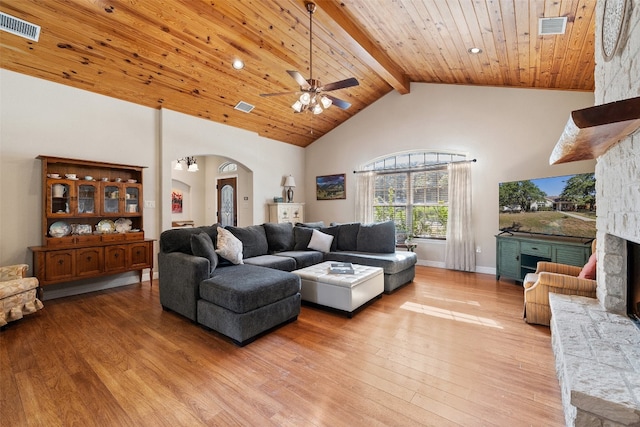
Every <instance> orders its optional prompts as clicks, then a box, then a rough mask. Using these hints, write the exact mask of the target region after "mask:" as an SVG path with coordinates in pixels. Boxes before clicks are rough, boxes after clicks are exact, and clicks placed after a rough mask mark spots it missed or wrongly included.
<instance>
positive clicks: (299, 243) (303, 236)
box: [293, 226, 313, 251]
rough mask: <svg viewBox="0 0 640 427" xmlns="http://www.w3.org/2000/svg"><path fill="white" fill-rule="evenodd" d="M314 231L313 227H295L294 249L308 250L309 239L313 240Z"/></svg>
mask: <svg viewBox="0 0 640 427" xmlns="http://www.w3.org/2000/svg"><path fill="white" fill-rule="evenodd" d="M312 233H313V228H307V227H298V226H296V227H293V239H294V245H293V250H294V251H306V250H307V247H308V246H309V241H310V240H311V234H312Z"/></svg>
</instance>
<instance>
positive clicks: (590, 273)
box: [578, 252, 596, 280]
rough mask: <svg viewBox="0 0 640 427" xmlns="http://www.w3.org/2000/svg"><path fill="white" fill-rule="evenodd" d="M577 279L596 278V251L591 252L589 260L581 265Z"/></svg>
mask: <svg viewBox="0 0 640 427" xmlns="http://www.w3.org/2000/svg"><path fill="white" fill-rule="evenodd" d="M578 278H579V279H591V280H595V279H596V253H595V252H594V253H592V254H591V256H590V257H589V261H587V263H586V264H585V265H584V267H582V271H580V274H578Z"/></svg>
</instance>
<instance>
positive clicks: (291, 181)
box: [283, 175, 296, 187]
mask: <svg viewBox="0 0 640 427" xmlns="http://www.w3.org/2000/svg"><path fill="white" fill-rule="evenodd" d="M295 186H296V180H295V179H293V177H292V176H291V175H289V176H288V177H286V178H285V180H284V186H283V187H295Z"/></svg>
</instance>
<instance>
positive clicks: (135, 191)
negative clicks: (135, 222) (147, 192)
mask: <svg viewBox="0 0 640 427" xmlns="http://www.w3.org/2000/svg"><path fill="white" fill-rule="evenodd" d="M124 197H125V199H124V203H125V208H124V211H125V212H126V213H138V212H140V208H139V207H138V203H139V202H140V187H139V186H126V187H125V195H124Z"/></svg>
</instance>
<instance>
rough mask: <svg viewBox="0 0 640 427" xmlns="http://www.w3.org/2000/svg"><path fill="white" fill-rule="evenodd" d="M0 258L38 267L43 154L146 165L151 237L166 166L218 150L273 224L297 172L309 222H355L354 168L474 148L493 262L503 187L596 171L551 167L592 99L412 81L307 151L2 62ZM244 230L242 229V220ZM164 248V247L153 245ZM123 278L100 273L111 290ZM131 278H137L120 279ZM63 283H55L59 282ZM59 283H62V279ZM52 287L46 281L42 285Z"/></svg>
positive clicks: (479, 236)
mask: <svg viewBox="0 0 640 427" xmlns="http://www.w3.org/2000/svg"><path fill="white" fill-rule="evenodd" d="M0 90H1V102H0V166H1V170H0V179H1V182H0V264H2V265H7V264H13V263H27V264H32V257H31V252H30V251H29V250H28V247H29V246H34V245H40V244H41V237H42V236H41V230H40V224H41V222H40V215H41V209H42V207H41V203H42V202H41V191H40V187H41V182H40V162H39V161H38V160H36V159H35V158H36V156H38V155H39V154H46V155H55V156H60V157H72V158H79V159H90V160H98V161H108V162H114V163H124V164H135V165H143V166H148V168H147V169H145V172H144V183H145V189H144V197H145V201H149V202H154V203H155V205H156V208H155V209H152V208H146V209H145V216H144V222H145V233H146V235H147V237H151V238H158V237H159V235H160V232H161V231H162V230H164V229H168V228H170V227H171V206H170V196H171V174H172V172H171V162H172V161H175V159H177V158H180V157H185V156H192V155H193V156H205V155H218V156H223V157H227V158H229V159H233V160H235V161H238V162H240V163H241V164H242V165H243V166H244V167H246V169H247V170H248V171H250V173H252V174H253V188H252V189H246V190H244V191H246V192H247V194H248V195H249V197H250V198H251V201H252V204H251V206H249V207H248V209H250V210H251V215H252V221H251V222H252V223H254V224H259V223H262V222H264V221H266V220H267V218H268V212H267V203H268V202H270V201H272V200H273V196H281V195H282V194H283V193H282V187H281V185H282V178H283V177H284V176H286V175H288V174H292V175H293V176H294V177H295V178H296V183H297V187H296V201H299V202H306V205H305V214H306V220H308V221H315V220H324V221H326V222H330V221H350V220H353V218H354V198H353V196H354V194H355V187H354V182H355V180H354V178H353V174H352V173H351V172H352V171H353V170H355V169H358V168H359V167H360V166H361V165H363V164H365V163H367V162H369V161H370V160H372V159H374V158H377V157H381V156H384V155H386V154H390V153H395V152H402V151H412V150H422V149H436V150H454V151H461V152H467V153H468V154H469V156H470V157H474V158H477V159H478V162H477V163H476V164H474V166H473V171H474V174H473V178H474V213H475V220H474V221H475V229H476V239H475V240H476V242H477V243H478V245H480V246H481V248H482V253H481V254H478V257H477V262H478V265H479V266H480V267H481V270H482V269H483V268H485V269H489V270H491V269H493V268H495V243H494V237H493V236H494V234H495V233H496V232H497V224H498V218H497V204H498V195H497V191H498V183H499V182H501V181H510V180H515V179H526V178H535V177H542V176H552V175H564V174H568V173H579V172H587V171H593V170H594V162H576V163H570V164H567V165H558V166H548V157H549V154H550V152H551V149H552V148H553V146H554V145H555V143H556V141H557V139H558V137H559V135H560V133H561V131H562V129H563V128H564V124H565V123H566V120H567V118H568V115H569V112H570V111H572V110H574V109H578V108H584V107H587V106H590V105H593V95H592V94H590V93H580V92H562V91H548V90H525V89H506V88H485V87H472V86H446V85H431V84H412V86H411V93H410V94H408V95H404V96H401V95H398V94H396V93H390V94H389V95H387V96H385V97H384V98H382V99H381V100H379V101H378V102H376V103H375V104H373V105H371V106H370V107H368V108H367V109H365V110H364V111H362V112H360V113H359V114H358V115H357V116H355V117H353V118H351V119H350V120H349V121H347V122H345V123H344V124H342V125H341V126H339V127H338V128H336V129H335V130H334V131H332V132H331V133H329V134H327V135H325V136H324V137H323V138H321V139H320V140H318V141H316V142H315V143H314V144H312V145H310V146H309V147H307V148H306V149H303V148H300V147H297V146H293V145H290V144H284V143H280V142H277V141H273V140H269V139H266V138H262V137H260V136H258V135H256V134H254V133H251V132H247V131H244V130H240V129H235V128H232V127H229V126H226V125H222V124H219V123H214V122H211V121H207V120H203V119H200V118H196V117H191V116H187V115H184V114H181V113H177V112H173V111H170V110H166V109H164V110H161V111H158V110H154V109H150V108H146V107H142V106H139V105H135V104H131V103H127V102H123V101H119V100H116V99H113V98H109V97H105V96H102V95H97V94H93V93H90V92H87V91H82V90H78V89H74V88H70V87H67V86H63V85H59V84H54V83H50V82H47V81H45V80H41V79H36V78H32V77H28V76H24V75H21V74H17V73H14V72H11V71H7V70H3V69H0ZM335 173H347V199H346V200H338V201H316V200H315V177H316V176H318V175H328V174H335ZM241 225H247V224H244V223H243V224H241ZM156 249H157V248H156ZM442 249H443V248H442V244H441V243H435V244H426V243H421V246H420V247H419V249H418V255H419V257H420V263H422V264H429V263H434V264H436V265H438V263H441V262H442V261H443V256H442V253H443V251H442ZM118 280H119V277H114V276H107V277H106V278H105V279H104V280H102V281H99V280H93V281H92V285H94V286H111V285H113V284H114V283H119V282H118ZM123 280H124V281H125V282H127V281H128V282H129V283H131V282H132V281H135V275H132V276H131V277H128V276H126V275H125V279H123ZM56 286H57V285H56ZM61 287H64V286H63V285H61ZM50 289H53V288H52V287H48V288H47V290H48V291H49V290H50Z"/></svg>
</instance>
